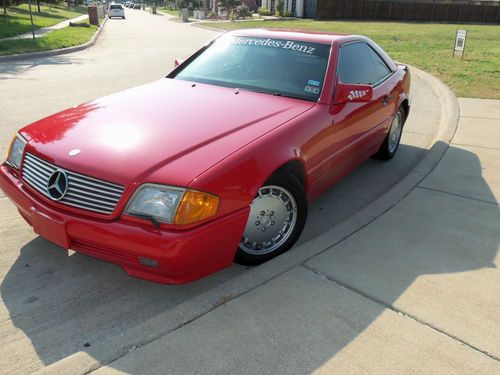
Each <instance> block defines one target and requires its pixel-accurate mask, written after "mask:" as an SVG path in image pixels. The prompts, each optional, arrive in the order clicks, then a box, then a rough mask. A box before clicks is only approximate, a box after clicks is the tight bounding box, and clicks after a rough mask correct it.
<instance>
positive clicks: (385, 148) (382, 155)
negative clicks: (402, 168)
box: [373, 107, 405, 160]
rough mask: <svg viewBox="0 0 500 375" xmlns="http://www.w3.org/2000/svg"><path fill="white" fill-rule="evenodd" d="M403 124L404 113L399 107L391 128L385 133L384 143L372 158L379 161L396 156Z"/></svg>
mask: <svg viewBox="0 0 500 375" xmlns="http://www.w3.org/2000/svg"><path fill="white" fill-rule="evenodd" d="M404 123H405V111H404V109H403V108H402V107H399V109H398V110H397V112H396V114H395V115H394V119H393V120H392V124H391V127H390V128H389V131H388V132H387V136H386V137H385V139H384V142H383V143H382V145H381V146H380V148H379V150H378V151H377V153H376V154H375V155H373V157H375V158H376V159H380V160H390V159H392V158H393V157H394V155H396V152H397V151H398V148H399V143H400V141H401V135H402V134H403V126H404Z"/></svg>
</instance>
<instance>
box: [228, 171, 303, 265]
mask: <svg viewBox="0 0 500 375" xmlns="http://www.w3.org/2000/svg"><path fill="white" fill-rule="evenodd" d="M306 218H307V198H306V195H305V192H304V188H303V187H302V184H301V183H300V182H299V181H298V180H297V178H295V177H294V176H293V175H290V174H285V173H282V172H279V173H276V174H274V175H272V176H271V177H270V178H269V179H268V180H267V181H266V182H265V183H264V185H263V186H262V187H261V188H260V189H259V192H258V193H257V196H256V197H255V198H254V200H253V201H252V203H251V204H250V214H249V216H248V221H247V225H246V227H245V230H244V232H243V236H242V239H241V242H240V245H239V246H238V250H237V252H236V256H235V262H236V263H238V264H242V265H247V266H255V265H259V264H261V263H264V262H266V261H268V260H270V259H272V258H274V257H276V256H278V255H279V254H282V253H284V252H285V251H287V250H289V249H290V248H291V247H292V246H293V245H294V244H295V242H297V240H298V238H299V236H300V234H301V233H302V230H303V229H304V224H305V222H306Z"/></svg>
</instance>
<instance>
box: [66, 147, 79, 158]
mask: <svg viewBox="0 0 500 375" xmlns="http://www.w3.org/2000/svg"><path fill="white" fill-rule="evenodd" d="M79 153H80V150H79V149H77V148H75V149H74V150H71V151H70V152H69V153H68V155H69V156H76V155H78V154H79Z"/></svg>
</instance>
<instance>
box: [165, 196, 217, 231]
mask: <svg viewBox="0 0 500 375" xmlns="http://www.w3.org/2000/svg"><path fill="white" fill-rule="evenodd" d="M218 208H219V198H218V197H216V196H215V195H212V194H207V193H203V192H201V191H193V190H186V192H185V193H184V195H183V196H182V200H181V202H180V204H179V207H178V208H177V214H176V215H175V218H174V221H173V224H177V225H186V224H192V223H194V222H197V221H200V220H203V219H206V218H209V217H211V216H214V215H215V214H216V213H217V209H218Z"/></svg>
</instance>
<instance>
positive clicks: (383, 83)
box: [0, 30, 410, 283]
mask: <svg viewBox="0 0 500 375" xmlns="http://www.w3.org/2000/svg"><path fill="white" fill-rule="evenodd" d="M409 88H410V73H409V70H408V68H407V67H406V66H403V65H397V64H395V63H394V62H393V61H392V60H391V59H390V58H389V56H388V55H387V54H386V53H385V52H384V51H383V50H382V49H381V48H380V47H379V46H378V45H376V44H375V43H374V42H373V41H371V40H370V39H368V38H366V37H363V36H357V35H330V34H317V33H306V32H296V31H283V30H280V31H279V30H274V31H270V30H246V31H234V32H230V33H226V34H224V35H222V36H220V37H219V38H217V39H216V40H214V41H212V42H211V43H208V44H207V45H205V46H204V47H203V48H201V49H200V50H198V51H197V52H196V53H195V54H193V55H192V56H191V57H189V58H188V59H187V60H185V61H182V62H180V61H177V62H176V67H175V68H174V70H172V71H171V72H170V73H169V74H168V75H167V77H165V78H163V79H161V80H159V81H157V82H153V83H150V84H147V85H144V86H140V87H136V88H133V89H130V90H126V91H123V92H120V93H117V94H114V95H111V96H108V97H105V98H103V99H98V100H95V101H92V102H89V103H86V104H82V105H80V106H76V107H73V108H70V109H68V110H65V111H63V112H60V113H57V114H55V115H52V116H50V117H47V118H45V119H43V120H40V121H37V122H35V123H33V124H31V125H28V126H26V127H24V128H22V129H21V130H20V131H19V132H18V134H16V136H15V137H14V139H13V140H12V143H11V146H10V148H9V151H8V155H7V159H6V161H5V162H4V163H3V164H2V165H1V167H0V168H1V169H0V187H1V188H2V190H3V191H4V192H5V194H6V195H7V196H8V197H9V198H10V199H11V200H12V202H14V204H15V205H16V206H17V208H18V210H19V212H20V214H21V215H22V216H23V217H24V218H25V219H26V221H27V222H28V223H29V224H30V225H31V226H32V227H33V229H34V231H35V232H36V233H38V234H39V235H40V236H42V237H45V238H47V239H48V240H50V241H52V242H54V243H56V244H58V245H59V246H61V247H63V248H67V249H73V250H76V251H78V252H81V253H84V254H88V255H91V256H94V257H97V258H100V259H104V260H107V261H110V262H113V263H116V264H118V265H120V266H121V267H123V268H124V270H125V271H126V272H127V273H128V274H129V275H131V276H135V277H139V278H144V279H148V280H152V281H156V282H161V283H185V282H189V281H192V280H195V279H197V278H200V277H202V276H205V275H207V274H210V273H212V272H215V271H217V270H220V269H222V268H224V267H228V266H229V265H231V264H232V262H233V261H236V262H238V263H243V264H247V265H256V264H260V263H262V262H264V261H267V260H269V259H271V258H273V257H274V256H276V255H278V254H281V253H283V252H284V251H286V250H288V249H290V248H291V247H292V245H293V244H294V243H295V242H296V241H297V239H298V237H299V236H300V233H301V231H302V229H303V227H304V223H305V221H306V217H307V206H308V203H309V202H311V201H312V200H313V199H314V198H316V197H317V196H318V195H320V194H321V193H322V192H323V191H324V190H325V189H327V188H328V187H330V186H331V185H332V184H334V183H335V182H336V181H338V180H339V179H340V178H342V177H343V176H345V175H346V174H348V173H349V172H350V171H351V170H353V168H355V167H356V166H358V165H359V164H361V163H362V162H363V161H364V160H366V159H367V158H369V157H371V156H375V157H378V158H379V159H390V158H392V157H393V156H394V154H395V153H396V151H397V149H398V145H399V141H400V138H401V132H402V129H403V125H404V123H405V120H406V118H407V117H408V113H409V109H410V100H409Z"/></svg>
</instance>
